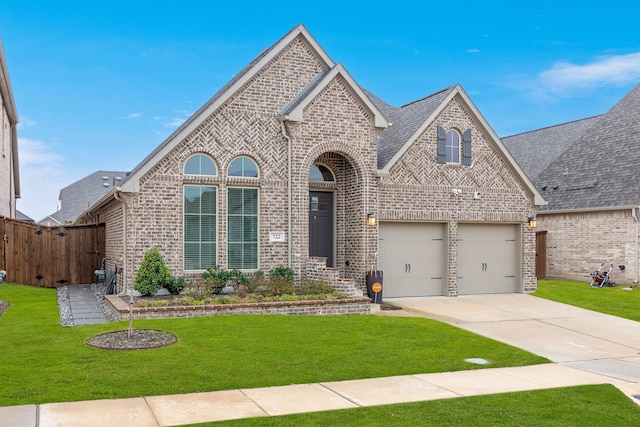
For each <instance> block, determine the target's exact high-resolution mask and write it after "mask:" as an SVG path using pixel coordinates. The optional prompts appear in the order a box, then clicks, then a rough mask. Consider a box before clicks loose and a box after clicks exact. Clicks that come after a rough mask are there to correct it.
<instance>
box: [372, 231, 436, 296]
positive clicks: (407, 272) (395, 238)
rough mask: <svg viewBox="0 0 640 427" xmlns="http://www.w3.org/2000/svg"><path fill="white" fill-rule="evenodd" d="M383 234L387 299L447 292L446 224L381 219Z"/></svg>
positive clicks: (382, 261)
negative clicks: (396, 221)
mask: <svg viewBox="0 0 640 427" xmlns="http://www.w3.org/2000/svg"><path fill="white" fill-rule="evenodd" d="M379 233H380V234H379V238H380V241H379V246H378V249H379V260H380V268H381V270H382V272H383V290H382V295H383V298H384V297H412V296H430V295H444V294H445V289H446V274H445V267H446V262H445V260H446V257H445V254H446V247H447V245H446V244H445V242H446V240H445V236H446V233H445V225H444V224H430V223H391V222H381V223H380V231H379Z"/></svg>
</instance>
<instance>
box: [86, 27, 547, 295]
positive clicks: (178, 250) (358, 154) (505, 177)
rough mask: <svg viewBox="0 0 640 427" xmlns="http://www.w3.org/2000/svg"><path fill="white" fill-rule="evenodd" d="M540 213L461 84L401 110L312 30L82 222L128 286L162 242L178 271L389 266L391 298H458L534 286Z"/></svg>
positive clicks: (295, 37) (282, 44) (249, 75)
mask: <svg viewBox="0 0 640 427" xmlns="http://www.w3.org/2000/svg"><path fill="white" fill-rule="evenodd" d="M542 203H544V200H543V199H542V197H541V195H540V193H539V192H538V191H536V189H535V188H534V187H533V185H532V184H531V183H530V182H529V180H528V178H527V177H526V175H525V174H524V173H523V172H522V170H521V169H520V168H519V166H518V165H517V164H516V162H515V161H513V159H512V157H511V155H510V154H509V153H508V151H507V150H506V149H505V148H504V146H503V145H502V143H501V142H500V140H499V138H498V137H497V136H496V135H495V133H494V132H493V130H492V129H491V127H490V126H489V125H488V123H487V122H486V121H485V119H484V118H483V117H482V115H481V114H480V112H479V111H478V110H477V109H476V107H475V106H474V105H473V103H472V102H471V100H470V98H469V96H468V95H467V94H466V92H465V91H464V90H463V89H462V87H460V86H451V87H448V88H446V89H444V90H442V91H440V92H438V93H435V94H433V95H431V96H428V97H426V98H423V99H420V100H418V101H415V102H413V103H410V104H407V105H405V106H403V107H400V108H395V107H392V106H390V105H388V104H386V103H385V102H383V101H382V100H380V99H379V98H377V97H376V96H375V95H373V94H371V93H369V92H367V91H366V90H364V89H363V88H361V87H360V86H359V85H358V84H357V83H356V82H355V81H354V79H353V78H352V77H351V75H350V74H349V73H348V72H347V70H346V69H345V68H344V67H343V66H342V65H341V64H337V63H334V62H333V60H332V59H331V58H330V57H329V56H328V55H327V53H326V52H325V51H324V50H323V49H322V47H321V46H320V45H319V44H318V43H317V41H316V40H315V39H314V38H313V37H312V36H311V35H310V34H309V32H308V31H307V29H306V28H305V27H304V26H302V25H300V26H298V27H295V28H294V29H292V30H291V31H290V32H289V33H287V34H286V35H285V36H284V37H283V38H282V39H280V40H279V41H277V42H276V43H275V44H274V45H273V46H271V47H270V48H269V49H267V50H265V51H263V52H262V53H261V54H260V55H259V56H258V57H257V58H256V59H255V60H253V61H252V62H251V63H250V64H249V65H247V66H246V67H245V68H244V69H243V70H242V71H241V72H240V73H239V74H238V75H236V76H235V77H234V78H233V79H232V80H231V81H230V82H229V83H227V84H226V85H225V86H224V87H223V88H222V89H221V90H220V91H219V92H218V93H217V94H215V95H214V96H213V97H212V98H211V99H210V100H209V101H208V102H207V103H206V104H205V105H204V106H202V107H201V108H200V109H199V110H198V111H197V112H196V113H195V114H193V116H192V117H190V118H189V119H188V120H187V121H186V122H185V123H184V124H183V125H182V126H180V127H179V128H178V129H177V130H176V131H175V132H173V134H171V135H170V136H169V137H168V138H167V139H166V140H165V141H164V142H162V143H161V144H160V145H159V146H158V147H157V148H156V149H155V150H154V151H153V152H151V153H150V154H149V155H148V156H147V157H146V158H145V159H144V160H142V162H140V163H139V164H138V165H137V166H136V167H135V168H134V169H133V170H132V171H131V172H130V174H128V176H127V177H126V178H125V179H124V180H123V181H122V183H121V184H120V186H119V187H117V188H115V189H113V190H111V191H110V192H108V193H107V194H106V195H105V196H104V197H102V198H101V199H100V200H98V201H97V202H96V203H95V204H94V205H92V206H91V207H90V208H89V209H88V210H87V211H86V212H85V214H84V215H83V216H82V217H81V218H80V220H79V221H77V222H90V221H97V222H101V223H105V225H106V235H107V242H106V244H107V256H108V257H109V258H110V259H112V260H115V261H116V262H117V263H120V264H122V266H123V267H124V268H123V270H124V276H122V277H121V278H122V280H123V281H124V282H126V283H131V281H132V280H133V279H134V277H135V271H136V269H137V267H138V266H139V265H140V262H141V260H142V257H143V255H144V253H145V251H147V250H148V249H150V248H153V247H155V246H157V247H159V248H160V250H161V253H163V255H164V256H165V259H166V260H167V263H168V265H169V267H170V269H171V270H172V272H173V273H174V274H175V275H178V276H180V275H185V276H193V277H198V276H199V275H200V273H201V272H202V270H203V269H204V268H206V267H210V266H214V265H219V266H220V267H222V268H227V269H231V268H238V269H241V270H243V271H247V272H252V271H255V270H257V269H260V270H263V271H268V270H270V269H271V268H273V267H275V266H278V265H287V266H290V267H292V268H293V269H294V271H295V272H296V274H297V276H298V277H305V276H309V275H313V276H314V277H315V276H318V275H319V276H321V277H326V276H327V275H335V276H339V277H342V278H345V279H346V280H349V279H352V283H353V284H355V286H356V287H359V288H363V287H364V276H365V273H366V271H368V270H370V269H373V268H381V269H382V270H383V271H384V291H383V292H384V294H385V295H386V296H423V295H446V296H455V295H458V294H470V293H495V292H525V291H531V290H533V289H535V287H536V278H535V272H534V255H535V233H534V231H533V230H532V229H530V228H529V227H528V222H527V221H528V218H529V217H532V216H535V214H536V211H537V209H538V206H539V205H541V204H542ZM374 222H375V224H373V223H374ZM327 267H328V268H327Z"/></svg>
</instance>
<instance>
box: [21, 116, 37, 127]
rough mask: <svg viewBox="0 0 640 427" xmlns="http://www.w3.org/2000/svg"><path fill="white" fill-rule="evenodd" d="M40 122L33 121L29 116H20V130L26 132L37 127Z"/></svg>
mask: <svg viewBox="0 0 640 427" xmlns="http://www.w3.org/2000/svg"><path fill="white" fill-rule="evenodd" d="M37 124H38V122H36V121H35V120H31V119H30V118H29V117H27V116H20V117H19V121H18V130H25V129H29V128H32V127H34V126H37Z"/></svg>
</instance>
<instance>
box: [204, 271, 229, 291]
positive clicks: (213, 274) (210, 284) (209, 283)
mask: <svg viewBox="0 0 640 427" xmlns="http://www.w3.org/2000/svg"><path fill="white" fill-rule="evenodd" d="M202 278H203V279H204V286H205V289H206V292H207V293H208V294H210V295H216V294H219V293H220V291H222V288H224V287H225V286H226V285H227V282H228V281H229V279H230V278H231V274H230V273H229V272H228V271H227V270H223V269H221V268H220V267H218V266H217V265H216V266H215V267H209V268H207V270H206V271H205V272H204V273H202Z"/></svg>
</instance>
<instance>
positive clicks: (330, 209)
mask: <svg viewBox="0 0 640 427" xmlns="http://www.w3.org/2000/svg"><path fill="white" fill-rule="evenodd" d="M308 180H309V205H308V209H309V228H308V230H309V234H308V236H309V242H308V243H309V255H310V256H320V257H326V259H327V266H329V267H336V268H338V269H339V270H340V273H341V275H343V277H358V276H360V275H361V273H362V271H364V269H365V265H366V263H367V262H368V261H369V260H368V259H367V256H368V255H367V250H366V238H367V237H366V234H367V233H366V232H367V230H366V229H365V227H366V223H365V219H366V212H367V209H370V208H369V207H368V205H369V204H370V202H368V201H367V200H366V199H367V198H366V195H365V188H366V187H367V185H366V183H365V182H366V179H364V177H363V173H362V171H361V170H360V169H359V168H358V166H357V165H356V164H355V162H354V161H352V160H351V159H350V158H348V157H347V156H346V155H345V154H342V153H338V152H326V153H324V154H322V155H320V156H318V157H317V158H316V159H314V161H313V163H312V165H311V166H310V168H309V175H308Z"/></svg>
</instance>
